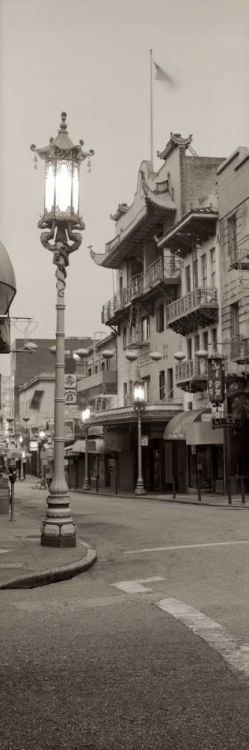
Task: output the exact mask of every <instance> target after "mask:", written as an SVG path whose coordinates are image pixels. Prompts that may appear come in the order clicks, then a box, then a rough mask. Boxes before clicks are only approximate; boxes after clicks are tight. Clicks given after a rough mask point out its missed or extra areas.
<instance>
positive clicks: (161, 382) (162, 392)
mask: <svg viewBox="0 0 249 750" xmlns="http://www.w3.org/2000/svg"><path fill="white" fill-rule="evenodd" d="M159 398H160V401H162V399H163V398H165V371H164V370H161V372H159Z"/></svg>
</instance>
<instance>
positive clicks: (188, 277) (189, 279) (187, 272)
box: [185, 266, 191, 294]
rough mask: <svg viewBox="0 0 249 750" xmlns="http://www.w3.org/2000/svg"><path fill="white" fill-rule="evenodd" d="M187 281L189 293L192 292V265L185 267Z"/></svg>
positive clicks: (187, 292)
mask: <svg viewBox="0 0 249 750" xmlns="http://www.w3.org/2000/svg"><path fill="white" fill-rule="evenodd" d="M185 282H186V294H189V292H191V275H190V266H186V268H185Z"/></svg>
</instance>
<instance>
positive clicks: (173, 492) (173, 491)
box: [172, 477, 176, 500]
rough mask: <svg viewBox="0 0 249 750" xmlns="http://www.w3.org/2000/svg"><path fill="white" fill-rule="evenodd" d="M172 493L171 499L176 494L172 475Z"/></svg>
mask: <svg viewBox="0 0 249 750" xmlns="http://www.w3.org/2000/svg"><path fill="white" fill-rule="evenodd" d="M172 494H173V500H174V499H175V496H176V483H175V477H172Z"/></svg>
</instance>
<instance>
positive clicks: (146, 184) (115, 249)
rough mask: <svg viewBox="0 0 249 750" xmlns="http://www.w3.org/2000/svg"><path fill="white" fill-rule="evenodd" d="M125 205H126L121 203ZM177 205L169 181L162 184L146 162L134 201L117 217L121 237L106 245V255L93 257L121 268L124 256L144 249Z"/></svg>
mask: <svg viewBox="0 0 249 750" xmlns="http://www.w3.org/2000/svg"><path fill="white" fill-rule="evenodd" d="M121 205H122V206H125V205H126V204H121ZM175 212H176V205H175V203H174V201H173V200H172V197H171V194H170V186H169V181H168V180H164V181H161V182H159V180H158V175H156V174H155V173H153V171H152V165H151V163H150V162H145V161H144V162H142V164H141V167H140V169H139V173H138V189H137V192H136V194H135V198H134V202H133V204H132V205H131V206H129V208H127V209H126V210H125V211H122V216H121V215H120V214H118V215H117V214H116V222H117V234H116V236H115V237H114V238H113V239H112V240H111V241H110V242H107V243H106V245H105V252H104V253H95V252H94V251H93V250H91V251H90V255H91V258H92V259H93V260H94V262H95V263H96V264H97V265H99V266H104V267H105V268H118V267H119V265H120V262H121V261H122V259H123V258H124V257H128V256H129V255H131V254H133V253H134V247H135V246H136V248H140V247H142V246H143V243H144V240H145V237H148V236H149V234H150V233H151V236H153V231H154V232H155V228H156V226H157V224H158V222H159V221H160V220H162V218H163V217H165V216H166V215H172V216H173V215H174V214H175Z"/></svg>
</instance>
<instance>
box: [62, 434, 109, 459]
mask: <svg viewBox="0 0 249 750" xmlns="http://www.w3.org/2000/svg"><path fill="white" fill-rule="evenodd" d="M87 450H88V453H104V440H103V438H102V439H101V438H97V439H96V440H94V439H92V438H91V439H88V440H87ZM85 452H86V441H85V440H76V441H75V443H74V444H73V445H69V446H68V447H67V448H65V455H66V456H67V458H69V457H70V456H71V455H74V456H75V455H77V456H78V455H80V453H85Z"/></svg>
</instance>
